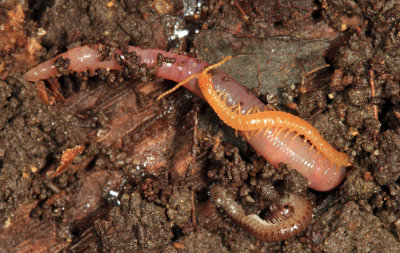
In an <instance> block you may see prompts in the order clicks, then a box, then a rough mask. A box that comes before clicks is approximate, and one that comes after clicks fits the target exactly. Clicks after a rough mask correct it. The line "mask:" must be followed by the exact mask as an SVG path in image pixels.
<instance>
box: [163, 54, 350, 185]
mask: <svg viewBox="0 0 400 253" xmlns="http://www.w3.org/2000/svg"><path fill="white" fill-rule="evenodd" d="M230 59H231V57H226V58H225V59H224V60H222V61H221V62H219V63H216V64H214V65H211V66H208V67H207V68H205V69H204V70H203V72H201V73H199V74H195V75H192V76H190V77H189V78H187V79H186V80H184V81H183V82H181V83H179V84H178V85H176V86H175V87H174V88H173V89H171V90H170V91H168V92H166V93H164V94H163V95H161V96H160V97H163V96H165V95H167V94H169V93H171V92H173V91H174V90H175V89H177V88H178V87H179V86H181V85H183V84H185V83H186V82H188V81H190V80H192V79H194V78H198V79H199V87H200V90H201V91H202V94H203V96H204V98H205V99H206V101H207V102H208V103H209V104H210V106H211V107H212V108H213V109H214V111H215V112H216V113H217V115H218V116H219V118H220V119H221V120H222V121H224V122H225V124H227V125H228V126H230V127H232V128H233V129H235V130H239V131H244V132H245V134H244V135H245V137H246V138H247V139H248V140H249V142H251V143H252V145H253V147H254V148H255V149H256V150H257V151H259V153H261V154H263V156H264V157H265V158H266V159H267V160H268V161H269V162H270V163H271V164H272V165H274V166H278V165H279V163H280V162H285V163H287V164H290V165H291V166H292V167H293V168H295V169H297V170H298V171H299V172H300V173H302V174H303V175H304V176H306V177H307V178H313V177H318V176H320V175H321V174H323V175H327V174H328V173H331V174H332V175H333V176H334V177H336V178H335V180H334V181H335V183H334V184H336V183H337V182H338V181H341V179H343V177H344V171H345V169H344V167H347V166H350V165H351V162H350V158H349V156H348V155H347V154H346V153H342V152H339V151H337V150H336V149H335V148H333V147H332V146H331V145H330V144H329V143H328V142H327V141H326V140H325V139H324V138H323V137H322V136H321V135H320V134H319V132H318V131H317V130H316V129H315V128H314V127H313V126H312V125H311V124H310V123H308V122H307V121H305V120H303V119H301V118H300V117H297V116H295V115H292V114H290V113H286V112H280V111H260V109H259V107H257V106H253V107H251V108H250V109H249V110H248V111H247V112H243V110H242V109H241V108H240V101H237V103H236V104H235V105H232V106H228V105H227V104H226V97H227V96H228V94H227V93H225V92H221V91H218V90H216V89H215V88H214V84H213V79H212V77H211V75H210V74H209V73H208V72H209V71H210V70H211V69H213V68H216V67H218V66H220V65H222V64H223V63H225V62H226V61H228V60H230ZM254 136H257V138H253V137H254ZM301 136H303V138H304V139H303V138H302V137H301ZM253 139H254V141H253ZM263 139H264V140H266V141H267V142H268V143H269V144H270V146H268V148H269V149H271V148H272V149H271V150H272V151H267V150H266V149H267V147H265V146H263V145H262V144H261V142H262V141H261V140H263ZM308 142H310V143H308ZM275 151H276V152H275ZM274 152H275V153H274ZM273 156H275V158H274V157H273ZM314 182H315V183H314ZM314 182H311V183H310V184H313V183H314V184H313V185H312V187H313V188H314V189H318V190H329V189H331V188H332V185H331V182H330V181H329V180H328V181H327V182H324V183H323V184H319V182H318V180H316V181H314ZM321 182H322V181H321Z"/></svg>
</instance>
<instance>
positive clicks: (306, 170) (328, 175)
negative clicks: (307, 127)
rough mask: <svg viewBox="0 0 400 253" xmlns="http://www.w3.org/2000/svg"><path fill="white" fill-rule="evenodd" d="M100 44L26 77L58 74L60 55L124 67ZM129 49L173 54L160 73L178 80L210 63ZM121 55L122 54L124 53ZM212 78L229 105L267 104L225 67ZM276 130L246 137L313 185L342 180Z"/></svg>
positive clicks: (309, 149)
mask: <svg viewBox="0 0 400 253" xmlns="http://www.w3.org/2000/svg"><path fill="white" fill-rule="evenodd" d="M97 48H98V45H93V46H92V47H89V46H82V47H77V48H73V49H70V50H68V51H67V52H65V53H62V54H60V55H58V56H56V57H54V58H52V59H49V60H48V61H46V62H43V63H41V64H39V65H38V66H36V67H34V68H33V69H31V70H29V71H28V72H27V73H26V74H25V75H24V77H25V79H26V80H27V81H38V80H42V79H48V78H50V77H54V76H57V74H58V71H57V68H56V67H55V64H54V63H55V61H56V59H58V58H59V57H63V58H64V59H69V65H68V70H71V71H76V72H82V71H88V70H90V71H94V70H96V69H107V70H120V69H121V68H122V66H121V65H120V64H118V63H117V61H116V60H115V57H112V59H109V60H108V59H107V60H104V61H100V59H99V58H100V56H101V54H100V53H99V52H98V50H97ZM128 51H129V52H133V51H134V52H136V54H137V55H138V56H140V57H141V63H142V64H143V63H145V64H147V66H148V67H153V66H155V65H156V64H157V57H158V56H159V55H160V54H161V55H162V57H163V58H173V59H174V61H163V62H162V65H161V66H158V68H157V69H158V72H157V76H158V77H162V78H165V79H168V80H172V81H175V82H181V81H183V80H185V79H186V78H188V77H189V76H191V75H194V74H197V73H200V72H202V70H203V69H204V68H205V67H206V66H208V64H207V63H205V62H199V61H198V60H197V59H195V58H192V57H189V56H185V55H179V54H176V53H169V52H165V51H163V50H157V49H141V48H138V47H132V46H130V47H129V49H128ZM115 53H116V54H119V53H120V52H119V51H116V52H115ZM121 57H123V54H122V55H121ZM122 59H123V58H122ZM212 81H213V85H214V89H216V90H218V91H219V92H221V93H223V94H225V98H224V102H225V103H226V105H227V106H233V105H238V104H240V109H241V111H242V114H246V112H247V111H248V110H249V109H250V108H252V107H254V106H257V107H258V108H263V107H264V104H263V103H262V102H261V101H260V100H259V99H258V98H257V97H256V96H254V95H252V94H249V93H248V91H247V89H246V88H245V87H243V86H242V85H241V84H240V83H238V82H237V81H236V80H234V79H233V78H231V77H229V76H228V75H227V74H226V73H224V72H223V71H221V70H214V73H213V76H212ZM184 86H185V87H186V88H187V89H189V90H190V91H192V92H193V93H195V94H196V95H198V96H200V97H203V95H202V93H201V91H200V89H199V87H198V85H197V82H196V80H191V81H190V82H188V83H186V84H184ZM275 130H276V129H275V128H274V127H271V128H269V129H268V130H265V131H264V132H263V134H256V135H255V136H253V137H252V138H247V140H248V142H249V144H250V145H251V146H252V147H253V148H254V149H255V150H256V151H257V152H258V153H259V154H260V155H262V156H263V157H264V158H265V159H266V160H267V161H268V162H269V163H270V164H271V165H273V166H275V167H278V166H279V164H281V163H285V164H289V165H290V166H291V167H292V168H293V169H296V170H297V171H299V172H300V173H301V174H302V175H303V176H305V177H306V178H307V179H308V181H309V187H310V188H313V189H315V190H318V191H328V190H331V189H333V188H335V187H336V186H337V185H338V184H340V182H341V181H342V180H343V178H344V176H345V174H346V168H345V167H344V166H336V165H335V164H332V163H331V162H330V161H329V159H327V158H326V157H324V156H323V155H321V154H317V151H316V150H315V148H313V146H312V145H311V144H310V143H308V142H305V141H304V139H303V138H302V137H301V136H300V135H298V134H296V133H294V132H290V133H287V132H286V131H288V130H286V131H275ZM278 130H280V129H278ZM241 134H242V136H244V137H245V138H246V136H247V135H248V132H246V131H241Z"/></svg>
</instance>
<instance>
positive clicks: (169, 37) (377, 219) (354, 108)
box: [0, 0, 400, 252]
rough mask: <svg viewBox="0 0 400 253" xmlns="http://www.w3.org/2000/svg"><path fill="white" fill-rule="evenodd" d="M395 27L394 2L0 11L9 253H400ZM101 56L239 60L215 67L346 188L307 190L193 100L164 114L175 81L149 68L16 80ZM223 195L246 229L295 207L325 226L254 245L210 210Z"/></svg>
mask: <svg viewBox="0 0 400 253" xmlns="http://www.w3.org/2000/svg"><path fill="white" fill-rule="evenodd" d="M399 24H400V3H399V2H398V1H397V0H389V1H383V0H382V1H381V0H378V1H370V0H359V1H347V0H323V1H314V0H304V1H296V0H293V1H213V0H211V1H206V2H203V1H175V0H174V1H165V0H155V1H148V2H143V1H135V0H121V1H109V2H107V1H100V0H89V1H86V0H74V1H66V0H59V1H46V0H43V1H42V0H36V1H17V0H9V1H2V2H1V3H0V27H1V30H0V110H1V111H0V252H58V251H65V252H399V251H400V242H399V240H400V184H399V182H400V179H399V177H400V124H399V123H400V121H399V120H400V84H399V83H400V69H399V68H400V38H399V34H400V26H399ZM180 32H181V33H182V32H183V33H184V36H180V34H181V33H180ZM97 41H102V42H104V43H108V44H111V45H112V43H119V44H123V45H135V46H140V47H144V48H158V49H163V50H169V51H174V52H178V53H186V54H189V55H191V56H193V57H197V58H199V59H201V60H204V61H208V62H216V61H218V60H220V59H221V58H222V57H223V56H226V55H234V56H235V55H242V57H239V58H234V60H232V61H230V62H229V63H227V64H226V65H224V66H223V67H222V68H223V69H224V70H225V71H226V72H227V73H229V74H230V75H232V76H233V77H235V78H236V79H238V80H239V81H240V82H241V83H243V84H244V85H246V86H247V87H248V88H249V89H250V90H251V91H252V92H254V93H255V94H257V95H258V96H259V97H260V98H261V99H262V100H263V101H264V102H266V103H268V104H270V105H272V106H273V107H275V108H276V109H277V110H285V111H289V112H291V113H294V114H297V115H299V116H301V117H303V118H304V119H306V120H308V121H309V122H311V123H312V124H313V125H314V126H315V127H316V128H317V129H318V130H319V131H320V132H321V133H322V135H323V136H324V137H326V139H327V140H328V141H329V142H330V143H332V145H333V146H334V147H336V148H338V149H340V150H342V151H345V152H347V153H348V154H350V156H351V157H352V160H353V162H354V166H353V167H352V168H350V169H349V170H348V174H347V176H346V178H345V180H344V182H343V183H342V184H341V185H340V186H339V187H338V188H336V189H334V190H332V191H330V192H326V193H321V192H316V191H313V190H310V189H308V188H307V181H306V180H305V179H304V178H303V177H302V176H301V175H299V174H298V173H297V172H296V171H294V170H291V169H290V168H287V167H286V166H285V165H284V164H282V166H281V167H280V168H273V167H272V166H269V165H268V163H266V162H265V160H264V159H263V158H261V157H259V156H258V155H257V154H256V153H254V152H253V150H252V149H251V148H250V147H249V146H248V145H247V144H246V143H245V142H243V141H241V140H240V139H238V138H235V137H234V131H233V130H231V129H229V128H227V127H226V126H224V125H223V124H222V123H221V122H220V121H219V119H218V118H217V117H216V116H215V115H214V114H213V112H212V111H211V109H210V108H209V107H208V105H207V104H205V103H204V102H203V101H201V100H200V99H198V98H196V97H194V96H193V95H191V94H190V93H189V92H187V91H184V90H179V91H178V92H175V93H173V94H172V95H170V96H168V97H167V98H166V99H164V100H163V101H160V102H157V101H156V100H155V98H156V97H157V96H158V95H159V94H161V92H163V91H165V90H166V89H167V88H168V87H170V85H171V82H169V81H167V80H162V79H158V78H156V79H155V78H153V75H147V74H148V72H146V70H143V71H142V75H141V76H140V77H138V78H134V79H128V78H126V77H125V78H123V75H118V73H115V75H112V76H105V75H103V74H102V71H98V75H94V76H92V75H91V74H90V73H78V74H72V75H65V76H61V77H59V78H58V79H53V80H50V81H46V82H38V83H36V84H35V83H29V82H26V81H25V80H24V79H23V73H24V72H25V71H27V70H28V69H29V68H31V67H33V66H35V65H37V64H39V63H40V62H42V61H44V60H46V59H49V58H51V57H53V56H54V55H56V54H58V53H61V52H64V51H65V50H67V49H68V48H73V47H76V46H80V45H84V44H87V43H93V42H97ZM397 66H399V67H397ZM61 67H62V66H61ZM68 157H69V158H68ZM212 184H220V185H225V186H229V188H230V191H231V192H232V193H236V199H237V201H239V202H240V203H241V204H242V205H243V206H244V208H245V210H246V211H247V212H248V213H257V212H259V211H261V212H262V213H265V212H266V211H267V210H268V207H269V205H271V204H273V203H274V202H276V200H277V199H278V198H280V197H281V196H282V195H283V194H284V193H286V192H300V193H302V194H305V195H307V197H308V198H309V199H310V200H311V201H312V202H313V204H314V207H315V210H314V214H315V217H314V218H313V221H312V224H311V225H310V226H309V227H308V228H307V229H306V230H305V231H304V232H303V233H302V234H300V235H298V236H295V237H294V238H291V239H289V240H286V241H284V242H277V243H264V242H260V241H257V240H255V239H254V238H253V237H252V236H251V235H249V234H247V233H246V232H244V231H243V230H242V229H240V228H239V227H237V226H235V224H233V223H232V222H231V221H230V220H229V219H226V218H225V217H224V216H223V215H222V214H220V213H219V211H218V210H216V209H215V208H214V206H213V205H212V204H211V203H210V200H209V197H208V194H207V190H208V187H209V186H210V185H212Z"/></svg>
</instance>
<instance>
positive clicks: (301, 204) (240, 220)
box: [210, 186, 313, 242]
mask: <svg viewBox="0 0 400 253" xmlns="http://www.w3.org/2000/svg"><path fill="white" fill-rule="evenodd" d="M210 195H211V199H212V201H213V202H214V203H215V205H216V206H217V207H218V208H221V209H222V210H223V211H224V212H225V213H226V215H227V216H228V217H229V218H230V219H231V220H232V221H234V222H235V223H236V224H237V225H238V226H239V227H241V228H243V229H244V230H246V231H247V232H249V233H250V234H251V235H253V236H254V237H255V238H257V239H259V240H261V241H265V242H278V241H283V240H286V239H288V238H291V237H293V236H295V235H297V234H299V233H300V232H302V231H303V230H304V229H305V228H306V227H307V226H308V225H309V224H310V223H311V220H312V214H313V208H312V205H311V202H310V201H309V200H307V199H306V198H305V197H303V196H301V195H298V194H290V195H288V196H286V197H284V198H282V199H281V200H280V201H279V204H278V206H277V207H275V208H274V209H272V210H271V213H270V214H269V215H268V216H267V218H266V220H262V219H261V218H260V217H259V216H258V215H256V214H250V215H246V213H245V211H244V210H243V208H242V207H241V206H240V205H239V204H238V203H237V202H236V201H235V199H234V198H233V196H231V195H230V194H229V193H228V192H227V190H226V189H225V188H224V187H222V186H213V187H211V189H210Z"/></svg>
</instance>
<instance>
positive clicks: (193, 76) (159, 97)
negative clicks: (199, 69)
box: [157, 74, 200, 100]
mask: <svg viewBox="0 0 400 253" xmlns="http://www.w3.org/2000/svg"><path fill="white" fill-rule="evenodd" d="M199 75H200V74H194V75H191V76H189V77H188V78H186V79H185V80H183V81H182V82H180V83H178V84H177V85H175V86H174V87H173V88H172V89H170V90H168V91H166V92H164V93H163V94H161V95H160V96H158V98H157V100H160V99H162V98H163V97H165V96H166V95H168V94H170V93H172V92H174V91H176V90H177V89H178V88H179V87H181V86H182V85H184V84H186V83H187V82H190V81H191V80H193V79H195V78H197V77H198V76H199Z"/></svg>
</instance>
